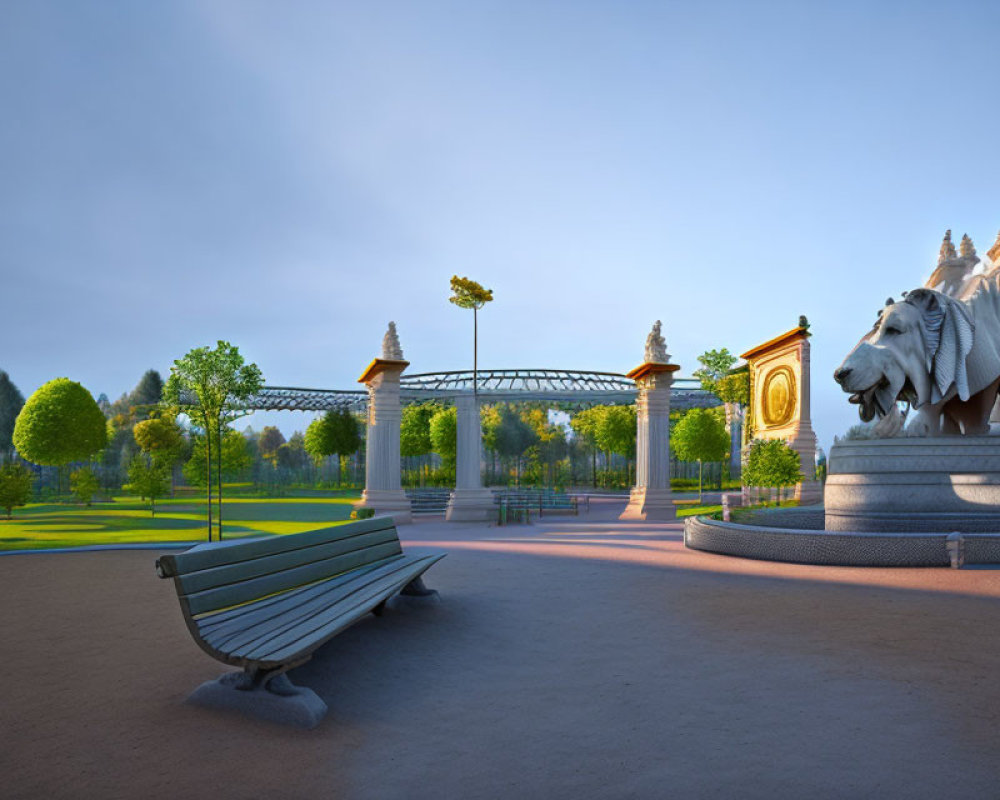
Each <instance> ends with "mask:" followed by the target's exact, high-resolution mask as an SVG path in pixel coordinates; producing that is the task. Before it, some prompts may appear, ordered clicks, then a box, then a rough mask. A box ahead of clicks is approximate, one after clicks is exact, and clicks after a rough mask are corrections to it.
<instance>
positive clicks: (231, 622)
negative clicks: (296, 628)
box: [195, 555, 405, 636]
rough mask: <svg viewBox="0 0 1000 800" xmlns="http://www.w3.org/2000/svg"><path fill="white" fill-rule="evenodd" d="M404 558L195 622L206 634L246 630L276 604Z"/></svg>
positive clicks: (303, 599)
mask: <svg viewBox="0 0 1000 800" xmlns="http://www.w3.org/2000/svg"><path fill="white" fill-rule="evenodd" d="M404 557H405V556H402V555H398V556H392V557H391V558H387V559H385V561H380V562H378V563H375V564H369V565H368V566H365V567H359V568H358V569H356V570H353V571H351V572H347V573H344V574H342V575H338V576H335V577H333V578H325V579H323V580H320V581H317V582H316V583H309V584H306V585H305V586H300V587H299V588H298V589H289V590H288V591H287V592H282V593H281V594H276V595H272V596H271V597H266V598H264V599H263V600H253V601H251V602H249V603H246V604H245V605H242V606H237V607H236V608H229V609H226V610H225V611H216V612H210V613H208V614H205V615H202V616H199V617H198V618H197V619H196V620H195V622H196V623H197V625H198V630H200V631H201V632H202V633H203V634H205V635H206V636H210V635H211V636H214V635H215V634H217V633H219V634H221V633H226V632H229V633H231V632H233V631H237V630H242V629H243V628H245V627H247V626H249V625H253V624H255V623H256V622H258V621H260V620H265V619H268V618H269V616H270V609H271V608H273V607H274V606H276V605H281V604H287V603H289V602H295V601H297V602H301V603H306V602H308V601H309V600H311V599H312V598H313V597H316V596H318V595H321V594H323V593H324V592H327V591H329V590H330V589H331V588H333V587H335V586H338V585H339V584H342V583H346V582H347V581H349V580H351V578H352V576H354V575H359V574H364V573H366V572H371V571H372V570H374V569H378V568H379V567H380V566H382V564H384V563H387V562H389V561H393V560H395V559H398V558H404Z"/></svg>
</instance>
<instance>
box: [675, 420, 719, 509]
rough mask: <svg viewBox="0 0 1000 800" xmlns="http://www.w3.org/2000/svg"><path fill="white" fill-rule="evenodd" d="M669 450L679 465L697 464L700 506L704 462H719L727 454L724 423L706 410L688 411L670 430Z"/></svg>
mask: <svg viewBox="0 0 1000 800" xmlns="http://www.w3.org/2000/svg"><path fill="white" fill-rule="evenodd" d="M670 448H671V449H672V450H673V451H674V454H675V455H676V456H677V458H679V459H680V460H681V461H697V462H698V502H701V499H702V477H703V468H704V462H706V461H723V460H724V459H725V458H726V456H727V455H728V454H729V435H728V434H727V433H726V426H725V423H723V421H722V420H721V419H720V418H719V415H718V414H716V413H715V412H713V411H711V410H709V409H707V408H692V409H691V410H690V411H688V412H687V413H686V414H685V415H684V416H683V417H681V420H680V422H678V423H677V424H676V425H674V426H673V427H672V428H671V430H670Z"/></svg>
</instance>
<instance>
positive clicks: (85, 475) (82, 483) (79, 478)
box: [69, 467, 100, 507]
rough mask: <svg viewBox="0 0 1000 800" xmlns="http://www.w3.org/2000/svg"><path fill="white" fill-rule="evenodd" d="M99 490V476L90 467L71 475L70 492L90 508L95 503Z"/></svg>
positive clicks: (82, 468) (75, 471)
mask: <svg viewBox="0 0 1000 800" xmlns="http://www.w3.org/2000/svg"><path fill="white" fill-rule="evenodd" d="M98 488H100V487H99V485H98V483H97V476H96V475H95V474H94V470H92V469H91V468H90V467H80V469H77V470H73V472H71V473H70V475H69V490H70V491H71V492H72V493H73V494H75V495H76V499H77V500H79V501H80V502H81V503H83V504H84V505H85V506H88V507H89V506H90V504H91V502H93V500H94V495H95V494H97V490H98Z"/></svg>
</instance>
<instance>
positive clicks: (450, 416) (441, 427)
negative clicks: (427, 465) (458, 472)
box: [430, 406, 458, 471]
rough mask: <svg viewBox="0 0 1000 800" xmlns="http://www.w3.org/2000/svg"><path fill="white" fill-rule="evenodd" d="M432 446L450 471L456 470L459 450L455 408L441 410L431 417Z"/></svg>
mask: <svg viewBox="0 0 1000 800" xmlns="http://www.w3.org/2000/svg"><path fill="white" fill-rule="evenodd" d="M430 428H431V445H432V446H433V448H434V452H435V453H437V454H438V455H439V456H441V461H442V462H443V465H444V467H445V468H446V469H448V470H452V471H453V470H454V469H455V457H456V451H457V449H458V412H457V411H456V409H455V406H449V407H448V408H440V409H438V410H437V411H436V412H435V413H434V416H433V417H431V422H430Z"/></svg>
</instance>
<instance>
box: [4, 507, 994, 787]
mask: <svg viewBox="0 0 1000 800" xmlns="http://www.w3.org/2000/svg"><path fill="white" fill-rule="evenodd" d="M618 505H620V503H619V504H618ZM618 505H615V504H605V505H601V504H595V507H594V509H593V510H592V512H591V514H590V515H589V517H588V516H581V517H579V518H573V517H568V518H564V519H559V520H552V521H551V522H548V521H547V522H546V523H545V524H536V525H532V526H511V527H506V528H492V527H485V526H451V525H446V524H444V523H441V522H435V521H429V522H421V523H418V524H416V525H412V526H407V527H404V528H403V529H402V531H401V533H402V536H403V538H404V542H409V546H411V547H419V546H426V545H431V544H433V545H434V546H440V547H444V548H446V549H448V550H449V551H450V553H451V554H450V555H449V557H448V558H446V559H445V560H444V561H442V562H441V563H440V564H439V565H437V566H436V567H434V569H433V570H432V571H431V572H430V573H428V583H429V584H431V585H433V586H434V587H436V588H438V589H440V590H441V593H442V597H443V602H442V603H441V605H439V606H435V607H431V608H424V609H420V610H394V611H390V612H387V613H386V614H385V615H384V616H383V617H382V618H380V619H377V618H375V617H370V618H368V619H366V620H364V621H363V622H361V623H360V624H358V625H356V626H355V627H354V628H352V629H350V630H349V631H347V632H345V633H344V634H343V635H341V636H339V637H338V638H337V639H335V640H334V641H333V642H331V643H330V644H328V645H327V646H326V647H324V648H323V649H322V650H321V651H320V652H319V653H318V654H317V656H316V658H314V659H313V661H312V662H310V663H309V664H307V665H306V666H304V667H302V668H300V669H298V670H296V672H295V673H294V674H293V679H294V680H296V681H297V682H300V683H303V684H306V685H309V686H311V687H312V688H313V689H315V690H316V691H317V692H318V693H319V694H320V696H321V697H323V698H324V700H326V702H327V704H328V705H329V706H330V713H329V715H328V716H327V718H326V719H325V720H324V721H323V723H322V724H321V725H320V727H319V728H317V729H316V730H313V731H300V730H295V729H287V728H282V727H278V726H274V725H269V724H266V723H263V722H257V721H254V720H251V719H245V718H242V717H237V716H230V715H226V714H222V713H218V712H212V711H209V710H204V709H199V708H193V707H189V706H186V705H184V704H183V702H182V701H183V699H184V697H185V696H186V694H187V693H188V692H189V691H191V690H192V689H193V688H194V687H195V686H196V685H197V684H198V683H200V682H201V681H203V680H206V679H209V678H212V677H214V676H215V675H217V674H218V673H219V672H220V671H222V670H223V669H224V667H223V666H222V665H220V664H218V663H217V662H215V661H213V660H212V659H210V658H209V657H207V656H206V655H204V654H203V653H202V652H201V651H200V650H199V649H198V648H197V646H196V645H195V644H194V642H193V641H192V640H191V638H190V636H189V635H188V633H187V631H186V629H185V628H184V624H183V621H182V619H181V614H180V610H179V609H178V607H177V601H176V598H175V595H174V593H173V589H172V587H171V586H170V585H169V584H168V583H167V582H165V581H160V580H158V579H157V578H156V577H155V575H154V572H153V561H154V558H155V554H154V553H151V552H108V553H74V554H65V555H26V556H22V557H17V558H5V559H0V598H2V601H3V602H2V613H0V649H2V651H3V654H4V665H5V674H4V677H3V679H2V680H0V731H2V732H3V737H2V742H0V796H3V797H5V798H6V797H10V798H34V797H41V798H46V800H54V799H55V798H64V797H65V798H87V797H94V798H117V797H121V798H135V797H142V798H144V800H152V798H161V797H162V798H168V797H191V798H200V797H218V798H222V797H241V798H256V797H261V798H328V797H348V798H354V797H356V798H368V797H370V798H379V800H382V798H425V797H426V798H434V799H435V800H446V799H450V798H480V797H482V798H492V797H504V798H509V797H512V796H513V797H517V798H519V799H520V800H523V799H525V798H563V797H566V798H573V799H574V800H580V799H581V798H591V797H593V798H606V797H611V798H617V797H623V798H624V797H637V798H647V797H648V798H670V797H684V798H689V797H693V798H697V797H741V798H743V797H749V798H755V797H761V798H776V797H777V798H781V797H789V798H801V797H818V798H826V797H831V798H834V797H836V798H839V797H848V798H850V797H878V798H886V797H906V798H921V797H928V798H938V797H996V796H997V795H998V793H1000V790H998V787H1000V742H998V736H1000V734H998V733H997V714H998V712H1000V688H998V685H1000V684H998V681H997V679H996V675H997V665H998V663H1000V642H998V639H997V636H996V635H995V629H996V627H997V620H998V612H1000V571H991V570H968V571H965V570H962V571H953V570H906V569H895V570H870V569H849V568H828V567H807V566H796V565H780V564H767V563H762V562H751V561H742V560H738V559H732V558H726V557H722V556H714V555H710V554H705V553H696V552H692V551H688V550H685V549H684V548H683V545H682V544H681V541H680V526H679V525H677V524H670V525H648V524H642V523H636V524H629V525H622V524H619V523H617V522H615V521H614V513H615V511H616V510H617V507H618Z"/></svg>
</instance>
